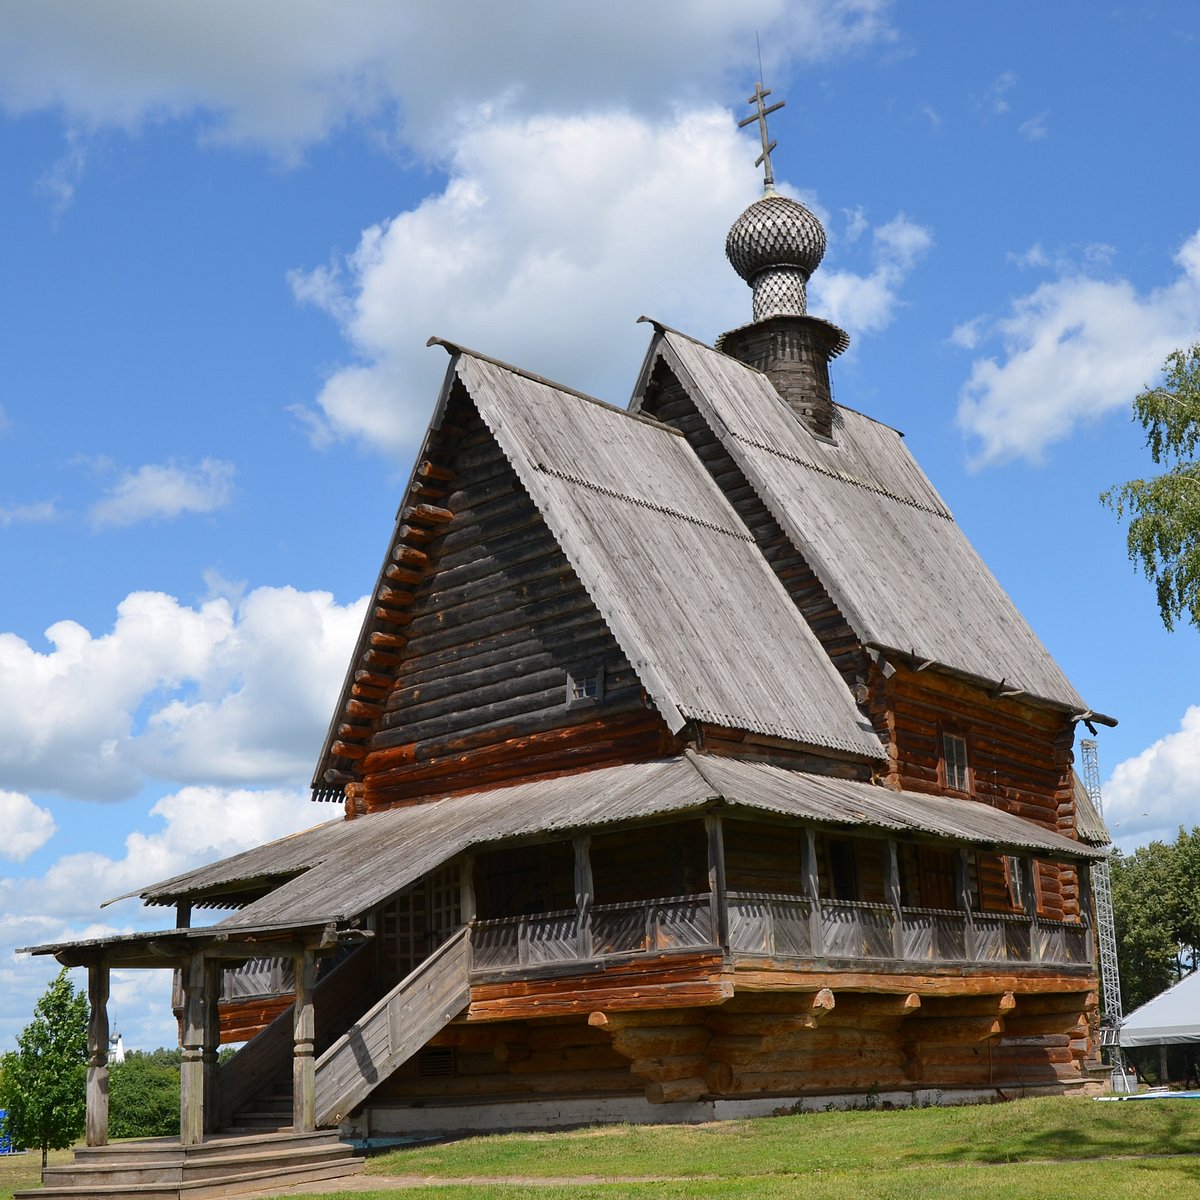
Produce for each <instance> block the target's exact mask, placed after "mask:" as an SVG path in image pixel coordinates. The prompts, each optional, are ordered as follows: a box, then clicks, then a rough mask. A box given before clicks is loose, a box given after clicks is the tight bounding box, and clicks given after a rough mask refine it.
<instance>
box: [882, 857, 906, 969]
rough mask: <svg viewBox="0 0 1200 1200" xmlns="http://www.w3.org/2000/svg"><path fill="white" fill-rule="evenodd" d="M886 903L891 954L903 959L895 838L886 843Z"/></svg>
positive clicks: (902, 915)
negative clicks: (889, 919)
mask: <svg viewBox="0 0 1200 1200" xmlns="http://www.w3.org/2000/svg"><path fill="white" fill-rule="evenodd" d="M884 882H885V887H886V889H887V901H888V903H889V904H890V905H891V906H892V954H893V955H894V956H895V957H896V958H903V957H904V912H903V910H902V908H901V906H900V852H899V847H898V846H897V845H896V839H895V838H891V837H890V838H888V841H887V877H886V879H885V881H884Z"/></svg>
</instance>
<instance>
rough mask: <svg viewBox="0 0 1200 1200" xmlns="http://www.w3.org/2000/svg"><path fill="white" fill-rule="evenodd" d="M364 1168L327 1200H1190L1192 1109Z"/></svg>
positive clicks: (768, 1121)
mask: <svg viewBox="0 0 1200 1200" xmlns="http://www.w3.org/2000/svg"><path fill="white" fill-rule="evenodd" d="M56 1157H57V1159H58V1161H64V1160H66V1159H67V1158H68V1155H67V1154H66V1153H63V1154H61V1155H59V1156H56ZM37 1165H38V1156H37V1155H23V1156H21V1157H20V1158H19V1159H11V1160H5V1159H3V1158H0V1200H11V1196H12V1192H13V1190H15V1189H16V1188H20V1187H29V1186H32V1185H35V1184H36V1182H37V1177H38V1170H37ZM368 1171H369V1172H370V1173H371V1174H372V1175H392V1176H396V1177H397V1179H396V1182H397V1188H396V1190H394V1191H393V1190H388V1189H384V1190H379V1191H372V1192H340V1193H339V1192H329V1193H326V1194H325V1200H384V1198H385V1197H386V1198H389V1200H396V1198H403V1197H406V1196H408V1195H410V1194H411V1192H410V1190H409V1188H410V1186H411V1184H412V1183H413V1182H415V1181H417V1180H420V1181H422V1182H424V1183H425V1186H423V1187H421V1188H419V1189H417V1191H418V1194H419V1195H420V1196H421V1198H422V1200H468V1198H469V1200H516V1198H518V1197H529V1196H535V1197H537V1198H538V1200H623V1198H625V1197H628V1198H629V1200H691V1198H693V1197H694V1198H695V1200H709V1198H711V1200H732V1198H738V1200H759V1198H760V1197H761V1198H764V1200H774V1198H777V1197H778V1198H781V1200H782V1198H791V1197H795V1198H797V1200H800V1198H801V1197H803V1198H805V1200H991V1198H996V1200H1051V1198H1053V1200H1077V1198H1080V1197H1083V1198H1085V1200H1106V1198H1107V1197H1109V1196H1116V1195H1119V1196H1122V1197H1130V1198H1131V1200H1159V1198H1160V1197H1161V1198H1162V1200H1167V1198H1168V1197H1169V1198H1170V1200H1186V1198H1189V1197H1196V1198H1197V1200H1200V1104H1198V1103H1196V1102H1194V1101H1161V1102H1160V1101H1149V1102H1141V1103H1136V1104H1096V1103H1094V1102H1093V1101H1091V1100H1085V1099H1037V1100H1017V1101H1014V1102H1013V1103H1011V1104H997V1105H989V1106H981V1107H971V1108H928V1109H917V1110H914V1109H903V1110H896V1111H889V1112H829V1113H826V1112H819V1113H809V1114H804V1115H800V1116H788V1117H773V1118H764V1119H761V1120H752V1121H722V1122H714V1123H713V1124H709V1125H667V1126H644V1125H634V1126H605V1127H597V1128H592V1129H582V1130H577V1131H575V1132H571V1133H530V1134H503V1135H495V1136H491V1137H476V1138H469V1139H464V1140H462V1141H458V1142H450V1143H445V1144H443V1145H437V1146H425V1147H420V1148H416V1149H410V1150H400V1151H394V1152H392V1153H389V1154H384V1155H380V1156H378V1157H375V1158H372V1159H371V1160H370V1162H369V1163H368ZM401 1177H403V1178H401ZM402 1184H404V1185H408V1186H405V1187H404V1188H403V1189H402V1188H401V1185H402ZM313 1200H315V1198H313Z"/></svg>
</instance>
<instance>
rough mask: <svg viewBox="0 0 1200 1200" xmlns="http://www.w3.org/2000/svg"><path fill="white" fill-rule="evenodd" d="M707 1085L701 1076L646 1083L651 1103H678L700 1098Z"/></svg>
mask: <svg viewBox="0 0 1200 1200" xmlns="http://www.w3.org/2000/svg"><path fill="white" fill-rule="evenodd" d="M707 1086H708V1085H707V1084H706V1083H705V1082H704V1080H703V1078H701V1077H700V1076H694V1077H692V1078H689V1079H664V1080H651V1082H650V1083H648V1084H646V1099H647V1100H648V1101H649V1102H650V1103H651V1104H678V1103H683V1102H686V1101H689V1100H699V1099H700V1097H701V1096H703V1095H704V1093H705V1091H706V1089H707Z"/></svg>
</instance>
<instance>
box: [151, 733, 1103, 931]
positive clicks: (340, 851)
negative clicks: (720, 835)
mask: <svg viewBox="0 0 1200 1200" xmlns="http://www.w3.org/2000/svg"><path fill="white" fill-rule="evenodd" d="M718 802H719V803H722V804H724V805H726V806H727V807H729V808H730V809H733V810H737V809H742V810H746V811H755V812H767V813H772V814H775V815H777V816H785V817H791V818H794V819H796V820H803V821H810V822H814V823H817V824H819V825H822V826H826V827H830V828H841V829H847V830H848V829H856V828H857V829H864V830H868V831H875V832H878V833H889V834H900V835H905V834H907V835H911V836H917V835H932V836H936V837H942V838H948V839H951V840H952V841H955V842H958V843H961V844H964V845H975V846H980V847H986V848H989V849H998V850H1005V851H1010V852H1032V853H1034V854H1040V855H1043V856H1045V857H1048V858H1058V859H1066V860H1071V861H1074V860H1079V859H1089V858H1096V857H1102V852H1100V851H1097V850H1095V849H1093V848H1092V847H1091V846H1088V845H1085V844H1082V843H1080V842H1076V841H1073V840H1072V839H1069V838H1066V837H1063V836H1061V835H1060V834H1057V833H1053V832H1051V831H1049V830H1046V829H1043V828H1041V826H1039V825H1035V824H1034V823H1033V822H1031V821H1026V820H1024V819H1022V818H1020V817H1016V816H1013V815H1012V814H1010V813H1006V812H1002V811H1001V810H999V809H994V808H991V807H990V806H988V805H986V804H977V803H969V802H963V801H961V800H954V799H947V798H944V797H941V796H930V795H923V794H919V793H916V792H897V791H892V790H891V789H889V788H885V787H882V786H878V785H874V784H869V783H862V782H858V781H855V780H847V779H836V778H832V777H829V776H823V775H812V774H808V773H806V772H802V771H793V770H787V769H784V768H782V767H775V766H770V765H768V764H765V763H754V762H744V761H741V760H738V759H731V758H726V757H722V756H718V755H701V754H696V753H695V752H693V751H687V752H686V753H684V754H683V755H680V756H679V757H677V758H672V759H664V760H659V761H656V762H647V763H631V764H627V765H624V766H618V767H606V768H602V769H599V770H595V771H589V772H586V773H585V774H582V775H568V776H562V777H560V778H557V779H543V780H536V781H533V782H530V783H521V784H514V785H510V786H508V787H502V788H493V789H490V790H488V791H484V792H477V793H474V794H472V795H468V796H455V797H452V798H447V799H444V800H437V801H434V802H432V803H428V804H418V805H410V806H405V807H400V808H392V809H387V810H385V811H384V812H380V813H371V814H368V815H367V816H363V817H359V818H357V819H356V820H354V821H332V822H328V823H326V824H324V825H319V826H316V827H315V828H313V829H310V830H308V831H307V832H305V833H301V834H296V835H294V836H293V837H290V838H284V839H282V840H280V841H276V842H270V843H268V844H267V845H264V846H259V847H257V848H256V849H254V850H249V851H247V852H245V853H244V854H238V855H235V856H234V857H232V858H228V859H225V860H223V861H221V862H217V863H212V864H210V865H208V866H204V867H199V868H197V869H196V870H194V871H189V872H187V873H185V874H183V875H177V876H175V877H174V878H172V879H168V880H165V881H163V882H162V883H157V884H153V885H150V886H147V887H145V888H143V889H141V890H140V891H139V892H137V893H134V894H137V895H139V896H140V897H141V898H142V900H144V901H145V902H146V903H147V904H174V903H176V902H178V901H179V900H191V901H193V902H204V901H205V900H208V901H210V902H212V901H215V900H216V899H217V898H218V897H219V896H220V894H221V893H224V894H225V895H226V896H227V897H233V896H238V895H239V894H243V895H244V894H246V892H247V891H248V890H249V889H251V888H260V887H261V886H262V883H263V881H264V880H268V879H274V880H277V881H284V882H280V883H278V885H277V886H275V887H274V888H273V889H272V890H271V891H269V892H268V893H266V894H263V895H260V896H259V898H257V899H255V900H254V901H253V902H252V903H250V904H249V905H247V906H246V907H245V908H243V909H242V910H241V911H239V912H237V913H235V914H233V915H232V916H230V917H227V918H225V919H224V920H222V921H220V922H219V923H218V924H217V925H215V926H213V928H214V929H216V930H226V931H228V932H230V933H235V932H237V931H238V930H251V929H257V928H278V927H280V926H281V925H284V924H287V923H294V924H296V925H298V926H315V925H320V924H323V923H327V922H339V921H347V920H350V919H352V918H354V917H356V916H357V915H358V914H360V913H363V912H366V911H367V910H368V909H370V908H372V907H373V906H375V905H377V904H380V903H382V902H383V901H384V900H386V899H387V898H388V897H389V896H391V895H393V894H395V893H396V892H397V891H399V890H401V889H403V888H404V887H406V886H408V885H409V884H410V883H413V882H414V881H416V880H418V879H420V878H421V877H422V876H424V875H426V874H427V873H428V872H430V871H432V870H434V869H435V868H437V867H438V866H439V865H440V864H441V863H444V862H446V861H448V860H449V859H451V858H453V857H454V856H455V855H456V854H459V853H461V852H462V851H464V850H466V849H468V848H470V847H472V846H480V845H484V844H487V843H495V842H502V841H505V840H508V839H513V838H521V837H531V836H537V835H546V834H558V835H561V836H567V835H568V834H569V833H571V832H573V831H577V830H583V829H595V828H598V827H601V826H607V825H615V824H619V823H623V822H629V821H637V820H650V819H654V818H664V817H669V816H678V815H682V814H686V813H689V812H697V813H698V812H701V811H703V810H704V809H706V808H707V807H708V806H710V805H712V804H714V803H718ZM228 902H229V901H228V900H227V901H226V903H228Z"/></svg>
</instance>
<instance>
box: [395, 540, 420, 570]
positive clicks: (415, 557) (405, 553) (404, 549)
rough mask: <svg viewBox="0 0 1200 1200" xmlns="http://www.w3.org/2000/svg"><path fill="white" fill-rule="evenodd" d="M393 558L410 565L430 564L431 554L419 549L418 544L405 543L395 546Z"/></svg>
mask: <svg viewBox="0 0 1200 1200" xmlns="http://www.w3.org/2000/svg"><path fill="white" fill-rule="evenodd" d="M392 558H393V559H395V561H396V562H398V563H408V565H409V566H410V567H427V566H429V555H428V554H426V553H425V551H424V550H418V549H417V548H416V546H405V545H403V544H398V545H396V546H393V547H392Z"/></svg>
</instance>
